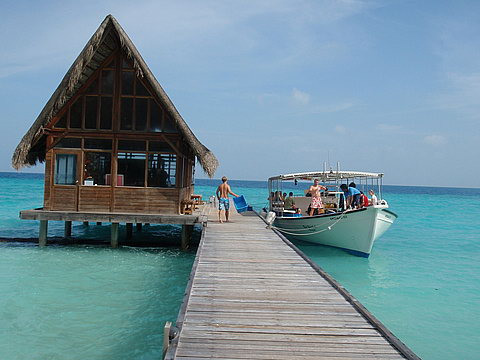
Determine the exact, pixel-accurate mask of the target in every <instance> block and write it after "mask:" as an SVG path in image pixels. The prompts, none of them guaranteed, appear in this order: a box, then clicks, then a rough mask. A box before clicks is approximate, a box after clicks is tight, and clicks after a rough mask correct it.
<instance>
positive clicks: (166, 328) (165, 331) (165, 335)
mask: <svg viewBox="0 0 480 360" xmlns="http://www.w3.org/2000/svg"><path fill="white" fill-rule="evenodd" d="M171 328H172V322H171V321H167V322H165V326H164V327H163V356H165V353H166V352H167V349H168V346H169V345H170V329H171Z"/></svg>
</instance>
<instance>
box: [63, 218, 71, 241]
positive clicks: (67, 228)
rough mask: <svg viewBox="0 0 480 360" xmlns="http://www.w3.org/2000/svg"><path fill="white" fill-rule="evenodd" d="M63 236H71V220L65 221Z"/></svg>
mask: <svg viewBox="0 0 480 360" xmlns="http://www.w3.org/2000/svg"><path fill="white" fill-rule="evenodd" d="M63 236H64V237H65V238H69V237H71V236H72V222H71V221H65V231H64V234H63Z"/></svg>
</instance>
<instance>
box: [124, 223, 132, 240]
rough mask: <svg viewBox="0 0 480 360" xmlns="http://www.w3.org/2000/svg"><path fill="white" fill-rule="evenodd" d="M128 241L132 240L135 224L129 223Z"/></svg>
mask: <svg viewBox="0 0 480 360" xmlns="http://www.w3.org/2000/svg"><path fill="white" fill-rule="evenodd" d="M126 226H127V239H131V238H132V233H133V224H132V223H127V225H126Z"/></svg>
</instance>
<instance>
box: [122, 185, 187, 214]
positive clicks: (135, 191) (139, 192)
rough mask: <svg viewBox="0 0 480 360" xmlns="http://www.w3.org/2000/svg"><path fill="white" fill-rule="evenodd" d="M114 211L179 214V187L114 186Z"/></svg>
mask: <svg viewBox="0 0 480 360" xmlns="http://www.w3.org/2000/svg"><path fill="white" fill-rule="evenodd" d="M113 197H114V204H113V211H114V212H127V213H136V212H138V213H145V214H178V213H179V204H180V201H179V189H177V188H133V187H123V186H121V187H120V186H119V187H116V188H114V196H113Z"/></svg>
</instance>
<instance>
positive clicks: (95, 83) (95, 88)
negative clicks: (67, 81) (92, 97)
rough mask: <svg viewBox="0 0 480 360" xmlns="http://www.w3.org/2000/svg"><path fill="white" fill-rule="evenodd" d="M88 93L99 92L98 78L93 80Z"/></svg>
mask: <svg viewBox="0 0 480 360" xmlns="http://www.w3.org/2000/svg"><path fill="white" fill-rule="evenodd" d="M86 93H87V94H98V78H97V79H95V80H93V82H92V83H91V84H90V86H89V87H88V88H87V91H86Z"/></svg>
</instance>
